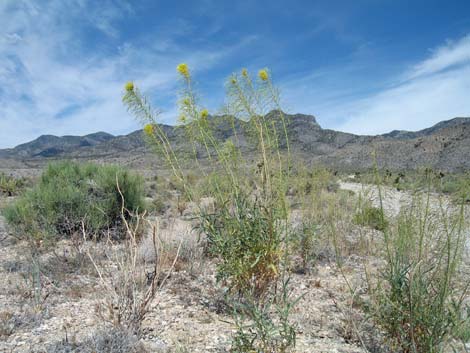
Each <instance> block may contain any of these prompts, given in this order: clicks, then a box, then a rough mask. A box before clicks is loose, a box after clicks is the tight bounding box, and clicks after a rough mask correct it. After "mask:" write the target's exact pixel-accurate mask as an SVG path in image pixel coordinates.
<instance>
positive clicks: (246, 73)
mask: <svg viewBox="0 0 470 353" xmlns="http://www.w3.org/2000/svg"><path fill="white" fill-rule="evenodd" d="M242 76H243V77H248V70H247V69H245V68H243V69H242Z"/></svg>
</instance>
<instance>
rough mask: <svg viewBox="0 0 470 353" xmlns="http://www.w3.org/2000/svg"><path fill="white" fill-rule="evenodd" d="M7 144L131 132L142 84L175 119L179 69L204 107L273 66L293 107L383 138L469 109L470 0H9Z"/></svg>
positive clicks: (2, 63) (2, 4) (0, 122)
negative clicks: (184, 67)
mask: <svg viewBox="0 0 470 353" xmlns="http://www.w3.org/2000/svg"><path fill="white" fill-rule="evenodd" d="M0 23H1V24H2V26H1V30H0V148H3V147H12V146H14V145H17V144H19V143H22V142H26V141H28V140H31V139H34V138H36V137H38V136H39V135H41V134H55V135H66V134H74V135H82V134H86V133H91V132H95V131H107V132H110V133H113V134H124V133H128V132H130V131H132V130H135V129H137V128H138V127H139V126H138V125H137V123H136V122H135V121H134V120H133V118H132V117H131V116H130V115H129V114H128V113H127V112H126V110H125V108H124V107H123V106H122V104H121V100H120V99H121V94H122V90H123V85H124V83H125V82H126V81H128V80H134V81H135V82H136V84H137V85H138V86H139V87H140V88H141V89H142V90H143V91H144V92H145V93H146V94H147V95H148V96H149V97H150V98H151V100H152V102H153V103H154V105H155V106H156V107H159V108H160V109H161V110H163V112H164V113H163V114H162V116H161V121H162V122H164V123H170V124H171V123H173V122H174V121H175V117H176V116H177V111H176V108H175V101H176V94H177V92H178V80H177V75H176V71H175V67H176V65H177V64H178V63H180V62H186V63H188V65H190V67H191V69H192V71H193V73H194V76H195V79H196V81H197V82H198V84H197V88H198V90H199V93H200V96H201V98H202V101H203V102H204V103H205V105H206V106H207V107H208V108H209V109H210V110H211V111H212V112H217V110H218V109H219V108H220V107H221V106H222V104H223V97H224V81H225V79H226V78H227V77H228V76H229V75H230V74H231V73H232V72H234V71H238V70H240V69H241V68H242V67H247V68H248V69H249V70H251V71H253V72H256V71H257V70H258V69H260V68H263V67H268V68H270V70H271V72H272V74H273V77H274V82H275V84H276V85H277V86H278V87H279V88H280V89H281V92H282V97H283V103H284V107H285V109H286V110H287V111H288V112H291V113H295V112H301V113H306V114H313V115H315V116H316V117H317V120H318V121H319V123H320V124H321V125H322V126H323V127H325V128H332V129H339V130H343V131H349V132H354V133H363V134H376V133H384V132H388V131H390V130H394V129H406V130H416V129H421V128H425V127H429V126H431V125H433V124H435V123H436V122H438V121H441V120H444V119H450V118H453V117H455V116H470V1H467V0H460V1H457V0H448V1H444V0H442V1H434V0H426V1H421V0H413V1H411V0H407V1H405V0H355V1H351V0H343V1H335V0H327V1H295V0H290V1H276V0H271V1H254V0H252V1H248V0H247V1H244V0H237V1H234V0H231V1H222V0H219V1H216V0H202V1H196V0H194V1H178V0H174V1H150V0H149V1H130V0H129V1H125V0H100V1H93V0H37V1H34V0H0Z"/></svg>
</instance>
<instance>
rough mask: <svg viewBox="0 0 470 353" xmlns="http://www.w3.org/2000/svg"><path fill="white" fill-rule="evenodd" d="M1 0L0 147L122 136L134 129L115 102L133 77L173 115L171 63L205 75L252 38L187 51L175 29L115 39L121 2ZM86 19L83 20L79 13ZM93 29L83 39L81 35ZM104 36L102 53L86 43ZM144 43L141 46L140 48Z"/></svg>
mask: <svg viewBox="0 0 470 353" xmlns="http://www.w3.org/2000/svg"><path fill="white" fill-rule="evenodd" d="M91 3H93V4H95V2H91V1H87V0H72V1H65V2H64V1H61V0H50V1H44V2H41V3H40V4H41V5H38V3H37V2H34V1H26V0H23V1H7V2H6V3H2V5H0V22H1V23H2V26H3V29H4V31H3V33H4V34H3V35H2V34H0V68H1V69H0V81H1V82H2V86H0V134H1V139H0V148H2V147H11V146H14V145H16V144H18V143H21V142H25V141H27V140H30V139H33V138H36V137H37V136H38V135H40V134H45V133H53V134H57V135H62V134H86V133H91V132H95V131H98V130H104V131H107V132H111V133H116V134H119V133H127V132H129V131H130V130H132V129H136V128H137V127H138V126H137V124H136V123H135V122H134V121H133V119H132V117H131V116H130V115H129V114H128V113H127V112H126V110H125V108H124V107H123V105H122V103H121V94H122V87H123V84H124V82H126V81H127V80H134V81H136V82H137V84H138V85H139V86H140V87H141V89H142V90H143V91H144V92H148V93H152V95H153V97H155V96H158V97H159V99H158V102H157V103H158V104H161V105H162V108H163V109H164V110H166V111H167V113H166V114H164V115H163V116H162V119H163V121H167V122H168V121H171V119H173V118H174V117H175V115H176V114H175V111H174V107H173V106H172V103H173V102H174V100H175V98H174V97H175V93H176V87H175V84H176V83H177V77H176V73H175V67H176V64H177V63H178V62H180V61H187V62H188V63H189V64H190V65H191V66H193V67H198V69H199V70H207V69H209V68H211V67H212V66H214V65H217V63H218V62H219V61H220V60H222V59H223V58H224V57H226V56H229V55H232V54H234V52H236V51H237V50H239V49H240V48H241V47H243V46H244V45H248V44H249V43H250V42H251V41H252V40H253V37H252V36H249V37H247V38H244V39H242V41H241V43H239V44H234V45H220V46H218V48H216V49H212V50H210V51H209V50H205V49H206V48H201V49H200V50H192V51H191V52H190V53H188V51H187V50H186V48H185V47H184V46H181V45H180V44H178V43H177V42H176V41H175V40H174V36H177V35H180V31H181V27H180V28H178V29H175V32H174V33H172V32H171V31H170V29H168V32H167V33H163V34H160V36H156V37H157V38H156V39H155V38H144V37H140V38H137V39H136V40H135V41H128V40H125V39H122V38H121V37H122V36H121V35H122V33H121V32H120V30H121V29H122V28H120V27H119V26H117V25H116V26H115V23H118V22H119V21H122V20H123V19H124V18H125V17H127V16H132V14H133V9H132V8H131V7H129V5H128V3H127V2H124V1H116V0H113V1H111V0H108V1H104V2H100V5H99V6H98V7H97V6H91ZM85 14H86V15H85ZM90 31H91V32H93V35H92V36H89V37H87V35H86V33H87V32H90ZM97 35H101V36H105V37H108V38H109V40H107V41H103V42H104V43H110V42H111V43H113V44H112V45H111V46H110V48H104V49H103V48H100V46H99V45H97V46H93V45H91V44H90V43H88V42H87V41H92V40H93V39H94V36H97ZM144 43H145V45H144Z"/></svg>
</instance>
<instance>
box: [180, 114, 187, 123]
mask: <svg viewBox="0 0 470 353" xmlns="http://www.w3.org/2000/svg"><path fill="white" fill-rule="evenodd" d="M178 120H179V122H180V123H181V124H186V122H187V121H188V119H187V118H186V115H184V114H181V115H180V116H179V118H178Z"/></svg>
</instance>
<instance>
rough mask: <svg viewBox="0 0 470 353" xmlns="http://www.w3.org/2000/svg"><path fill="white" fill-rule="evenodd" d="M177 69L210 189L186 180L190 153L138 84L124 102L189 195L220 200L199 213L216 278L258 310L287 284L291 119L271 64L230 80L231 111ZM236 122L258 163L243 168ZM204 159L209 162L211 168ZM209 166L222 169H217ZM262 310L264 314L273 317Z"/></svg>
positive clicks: (184, 121)
mask: <svg viewBox="0 0 470 353" xmlns="http://www.w3.org/2000/svg"><path fill="white" fill-rule="evenodd" d="M177 70H178V72H179V73H180V75H181V76H180V77H181V79H182V81H183V88H182V90H181V95H180V100H179V108H180V112H181V114H180V118H179V122H180V127H181V129H183V130H184V131H185V133H186V136H187V140H188V141H189V142H190V143H191V146H192V147H191V148H192V151H193V153H192V156H193V157H194V159H193V162H192V168H193V169H194V168H198V171H199V174H200V175H201V176H202V177H203V178H202V179H203V180H204V181H205V183H206V186H205V187H203V188H196V187H195V185H194V184H195V183H194V182H193V181H192V180H189V179H188V174H187V173H185V172H184V169H183V166H184V165H183V162H184V161H186V159H187V158H186V157H187V156H181V155H179V154H178V153H176V151H175V150H174V149H173V147H172V144H171V143H170V140H169V138H168V136H167V135H166V133H165V130H164V129H163V128H162V126H161V125H159V124H158V123H157V120H156V119H157V117H158V113H156V111H155V110H154V109H153V108H152V107H151V106H150V104H148V102H147V100H146V99H145V97H144V96H143V95H142V94H141V93H140V91H139V89H138V88H137V87H135V85H134V84H133V83H132V82H129V83H128V84H126V87H125V90H126V91H125V95H124V97H123V101H124V103H125V104H126V106H127V107H128V109H129V110H130V111H131V112H132V113H133V114H135V115H136V117H137V118H138V119H139V120H140V121H141V122H142V123H143V124H144V133H145V135H146V136H147V140H148V141H149V142H150V143H151V144H152V145H153V146H155V147H156V148H155V149H156V150H157V151H159V152H160V153H161V155H162V156H163V159H164V160H165V161H166V162H167V165H168V166H169V168H170V170H171V172H172V174H173V182H174V184H175V185H178V189H179V191H180V192H181V193H182V195H183V196H184V197H185V199H187V200H188V201H190V202H193V201H195V200H196V199H197V197H199V196H200V195H201V193H200V192H201V191H202V192H203V193H204V194H205V196H209V197H211V198H212V199H214V200H215V203H216V205H217V211H216V212H215V213H212V214H210V213H208V212H206V211H205V210H203V209H200V210H199V211H198V214H199V215H200V217H199V219H200V226H199V227H200V230H201V233H202V234H203V236H205V241H206V242H207V244H208V247H207V248H208V253H209V254H210V255H211V256H213V257H215V258H216V261H217V263H218V266H217V278H218V279H219V281H222V282H223V283H225V284H227V285H228V286H229V287H230V288H231V289H232V291H231V293H232V294H235V293H236V294H238V295H239V298H245V299H247V298H252V299H253V301H254V304H256V305H254V306H252V308H257V309H256V310H258V309H260V308H261V307H262V306H260V305H262V304H263V303H265V299H266V298H269V297H270V295H271V294H272V293H271V291H270V289H274V290H275V288H276V286H277V284H278V282H279V280H282V281H283V283H286V285H287V283H288V281H286V279H287V274H286V269H287V268H288V266H287V261H288V259H289V256H288V251H287V250H288V249H289V245H288V243H289V241H290V240H289V236H290V231H289V229H288V217H289V207H288V203H287V199H286V191H287V190H288V185H289V180H290V169H291V160H290V149H289V137H288V134H287V128H286V126H287V121H286V119H285V117H284V113H283V112H282V110H280V107H279V94H278V92H277V90H276V89H275V87H274V86H273V85H272V83H271V78H270V74H269V72H268V71H267V70H266V69H263V70H260V71H259V73H258V79H257V80H253V79H252V78H251V76H250V75H249V73H248V71H247V70H246V69H243V70H242V72H241V74H234V75H232V76H231V77H230V78H229V80H228V83H227V106H226V109H225V111H226V114H225V115H223V116H219V117H211V116H210V115H209V112H208V111H207V110H206V109H204V107H202V106H201V105H200V104H199V101H198V99H197V94H195V92H194V91H193V86H194V84H193V81H192V76H191V74H190V71H189V68H188V66H187V65H186V64H180V65H178V67H177ZM271 110H272V112H270V111H271ZM236 124H239V126H242V127H243V129H244V130H243V131H244V134H245V136H246V137H247V139H248V140H249V141H250V142H251V143H252V146H254V151H253V154H254V160H255V162H254V163H253V165H250V166H246V167H244V165H245V163H244V162H245V161H244V159H243V154H242V149H241V143H240V140H239V136H238V135H237V130H236V129H235V125H236ZM221 126H223V127H224V128H227V127H228V128H229V129H230V128H232V129H233V136H234V138H233V139H230V140H225V139H224V138H223V134H220V131H218V129H217V128H218V127H221ZM221 135H222V136H221ZM281 148H282V149H284V148H285V150H284V151H285V152H284V151H282V150H281ZM202 158H203V159H204V161H201V159H202ZM203 165H204V166H209V170H208V168H206V167H204V166H203ZM210 169H212V170H215V171H216V172H214V173H211V171H212V170H210ZM256 310H255V311H251V312H252V313H253V315H252V318H255V317H256V315H257V314H256V313H257V312H258V311H259V310H258V311H256ZM262 311H263V315H264V316H266V315H268V316H269V315H270V313H268V312H266V310H262ZM288 312H289V311H288ZM264 319H265V322H269V321H270V320H271V319H269V318H264ZM286 320H287V319H286ZM270 337H271V336H270ZM234 340H235V341H236V340H237V338H234ZM293 340H294V341H295V335H294V337H293ZM273 344H274V343H273ZM288 345H292V341H289V344H288Z"/></svg>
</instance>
